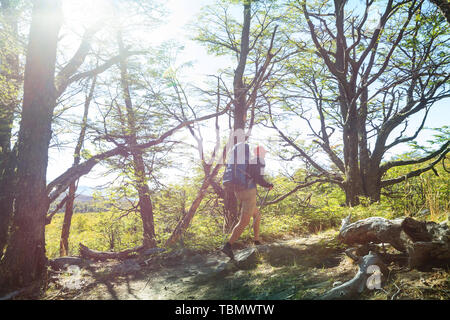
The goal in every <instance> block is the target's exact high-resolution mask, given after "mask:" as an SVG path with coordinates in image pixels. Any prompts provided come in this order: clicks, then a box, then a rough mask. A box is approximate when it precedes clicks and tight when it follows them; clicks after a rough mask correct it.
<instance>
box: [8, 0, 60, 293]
mask: <svg viewBox="0 0 450 320" xmlns="http://www.w3.org/2000/svg"><path fill="white" fill-rule="evenodd" d="M61 22H62V12H61V2H60V1H42V0H37V1H35V3H34V6H33V18H32V23H31V27H30V36H29V43H28V49H27V60H26V65H25V81H24V97H23V106H22V118H21V123H20V130H19V138H18V151H17V190H16V196H15V206H14V216H13V221H12V230H11V235H10V239H9V241H8V246H7V249H6V252H5V255H4V258H3V260H2V261H1V265H0V275H1V279H0V282H1V287H2V288H8V287H10V286H11V287H16V286H21V285H28V284H30V283H32V282H33V281H36V280H38V282H39V281H40V280H42V279H43V278H44V277H43V275H44V274H45V272H46V260H47V259H46V257H45V235H44V226H45V215H46V213H47V210H48V202H47V201H46V196H47V194H46V172H47V160H48V146H49V142H50V138H51V121H52V115H53V109H54V107H55V105H56V88H55V85H54V83H55V81H54V80H55V62H56V46H57V42H58V33H59V29H60V27H61ZM19 275H20V276H19Z"/></svg>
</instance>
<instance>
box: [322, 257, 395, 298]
mask: <svg viewBox="0 0 450 320" xmlns="http://www.w3.org/2000/svg"><path fill="white" fill-rule="evenodd" d="M346 253H347V255H348V256H349V257H350V258H352V259H357V261H358V267H359V270H358V272H357V273H356V275H355V276H354V277H353V279H351V280H349V281H347V282H345V283H343V284H341V285H340V286H338V287H335V288H333V289H331V290H330V291H328V292H327V293H325V294H324V295H323V296H322V297H320V299H321V300H338V299H352V298H356V297H357V295H360V294H361V293H363V292H364V290H365V289H370V290H373V289H376V288H378V289H379V288H381V280H382V279H381V274H383V275H387V273H388V269H387V267H386V265H385V264H384V263H383V261H382V259H381V257H380V256H379V255H378V254H377V253H375V252H373V251H370V252H369V254H367V255H365V256H364V257H359V258H358V257H356V256H355V255H353V254H352V253H351V252H349V251H347V252H346ZM378 272H379V273H378ZM371 280H372V281H371Z"/></svg>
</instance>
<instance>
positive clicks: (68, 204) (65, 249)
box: [55, 76, 97, 257]
mask: <svg viewBox="0 0 450 320" xmlns="http://www.w3.org/2000/svg"><path fill="white" fill-rule="evenodd" d="M96 81H97V77H96V76H94V78H93V79H92V84H91V87H90V89H89V93H88V95H87V96H86V100H85V102H84V112H83V118H82V122H81V130H80V135H79V136H78V140H77V144H76V146H75V150H74V153H73V165H74V166H76V165H78V164H80V161H81V149H82V147H83V144H84V139H85V136H86V129H87V126H88V123H87V122H88V114H89V106H90V104H91V101H92V98H93V96H94V90H95V85H96ZM76 191H77V182H76V181H73V182H72V183H71V184H70V185H69V191H68V194H67V196H66V197H65V198H64V199H63V201H64V203H65V212H64V221H63V226H62V230H61V241H60V249H59V254H60V256H61V257H63V256H67V255H68V253H69V234H70V225H71V222H72V216H73V204H74V201H75V192H76ZM57 211H58V210H55V212H57Z"/></svg>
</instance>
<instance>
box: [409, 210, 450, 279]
mask: <svg viewBox="0 0 450 320" xmlns="http://www.w3.org/2000/svg"><path fill="white" fill-rule="evenodd" d="M402 229H403V231H404V232H405V233H406V234H407V235H408V237H409V239H410V240H411V241H410V242H409V243H408V245H407V252H408V256H409V260H408V264H409V267H410V268H416V269H420V270H429V269H431V268H432V267H448V266H450V229H449V227H448V224H447V223H446V222H443V223H435V222H431V221H417V220H414V219H412V218H405V219H404V220H403V222H402Z"/></svg>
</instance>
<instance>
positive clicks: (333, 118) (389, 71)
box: [268, 0, 450, 206]
mask: <svg viewBox="0 0 450 320" xmlns="http://www.w3.org/2000/svg"><path fill="white" fill-rule="evenodd" d="M423 2H424V1H416V0H412V1H401V2H395V1H393V0H389V1H380V2H377V3H375V2H374V1H366V2H365V8H364V14H363V15H361V14H359V11H360V10H361V9H359V8H358V9H355V8H349V9H347V10H346V6H347V5H348V4H347V2H346V1H341V0H336V1H334V2H330V1H322V2H320V5H318V6H315V8H317V9H316V10H315V11H313V12H312V11H311V8H310V7H309V6H307V4H306V3H305V2H303V1H292V2H291V3H290V5H291V8H292V10H293V11H292V12H297V13H300V14H301V16H303V18H304V20H305V21H306V26H305V28H304V29H297V31H299V33H301V34H303V32H305V31H306V33H307V34H308V35H309V38H310V42H308V43H307V45H306V47H309V48H312V49H310V50H303V51H302V52H301V53H300V55H299V56H298V57H297V58H296V60H292V61H291V64H290V66H289V68H290V70H292V72H293V73H294V74H295V77H296V80H292V79H291V80H289V81H290V82H287V85H286V87H285V88H286V90H285V91H284V93H281V91H282V90H280V96H279V99H278V100H277V99H276V98H272V99H270V98H268V103H269V104H271V105H273V104H279V105H281V108H283V109H284V110H285V111H287V112H289V113H290V114H295V115H297V116H298V117H299V118H300V119H301V120H303V121H305V124H306V126H304V127H303V128H307V130H309V132H310V134H311V136H313V137H314V140H313V144H312V145H311V146H307V145H301V144H299V143H296V142H295V139H294V138H292V135H291V136H290V135H289V134H287V133H286V132H283V131H282V130H281V129H280V128H279V126H277V125H276V123H275V122H276V119H274V117H273V107H272V108H271V111H272V112H271V114H272V117H271V119H272V124H273V127H274V128H276V129H277V130H278V132H279V133H280V136H281V137H282V139H283V140H284V141H285V142H287V144H288V145H289V146H290V147H292V148H294V150H295V152H296V154H297V156H300V157H302V158H303V160H304V161H305V162H306V163H307V164H308V165H309V166H310V167H311V171H312V177H316V178H318V179H317V182H323V180H327V181H328V182H332V183H334V184H337V185H339V186H340V187H341V188H342V189H343V190H344V191H345V194H346V203H347V204H348V205H352V206H353V205H357V204H359V197H360V196H367V197H369V198H370V199H371V201H378V200H380V194H381V189H382V188H384V187H386V186H389V185H392V184H395V183H398V182H401V181H404V180H405V179H408V178H411V177H414V176H417V175H420V174H421V173H422V172H424V171H427V170H431V168H432V167H433V166H434V165H435V164H436V163H438V162H439V161H440V160H441V159H442V158H443V157H444V156H445V154H446V153H448V151H449V143H448V142H447V143H443V144H442V145H441V147H440V148H439V149H438V150H436V151H435V152H430V153H428V154H426V155H424V156H423V157H421V158H419V159H415V160H411V161H384V162H383V159H384V158H385V156H386V153H387V151H389V150H390V149H392V148H393V147H394V146H397V145H399V144H402V143H408V142H411V141H413V140H414V139H415V138H416V137H417V135H418V134H419V133H420V131H421V130H422V129H423V127H424V124H425V121H426V118H427V115H428V112H429V110H430V108H431V107H432V105H433V104H434V103H435V102H436V101H439V100H440V99H444V98H446V97H449V91H448V80H449V77H450V76H449V72H448V70H449V66H450V65H449V62H450V61H449V59H448V52H449V51H448V49H449V46H448V40H447V39H448V31H447V28H446V27H445V26H444V25H443V24H445V22H444V21H443V19H442V18H441V17H440V16H439V15H437V14H436V12H435V10H431V9H430V8H428V7H426V5H424V4H423ZM375 5H378V7H379V8H380V9H382V10H381V11H382V14H381V17H380V18H379V20H378V19H377V20H375V21H374V20H373V18H372V16H371V12H372V11H371V10H372V8H373V6H375ZM296 18H297V19H300V18H299V16H298V15H297V16H296ZM296 21H298V20H296ZM291 23H293V22H291ZM377 23H378V24H377ZM399 23H401V24H400V27H399ZM294 35H295V33H294ZM293 39H294V36H293V37H292V39H291V41H293V42H296V43H297V45H299V44H300V43H301V41H305V40H304V39H306V38H304V37H303V38H302V39H301V40H298V39H297V40H293ZM293 83H295V84H293ZM292 84H293V85H292ZM421 113H422V121H421V124H420V125H419V127H418V128H416V130H415V132H414V133H413V134H411V135H410V136H405V132H406V128H407V126H408V120H409V119H410V117H411V116H413V115H420V114H421ZM314 117H317V119H318V120H317V121H316V120H315V119H314ZM402 126H403V128H401V127H402ZM338 132H340V133H341V137H340V138H337V137H336V134H337V133H338ZM395 135H397V136H395ZM313 152H315V153H317V152H322V153H324V154H325V155H326V156H327V157H328V160H329V161H330V162H331V165H324V164H323V163H321V162H320V161H318V158H317V157H316V156H315V155H314V156H313V154H314V153H313ZM430 159H435V160H434V161H433V162H432V163H431V164H430V165H427V166H425V167H424V168H422V169H420V170H415V171H412V172H410V173H408V174H407V175H406V176H403V177H398V178H395V179H387V180H383V177H384V175H385V174H386V172H387V171H388V170H389V169H391V168H394V167H397V166H403V165H406V164H413V163H424V162H426V161H427V160H430Z"/></svg>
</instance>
